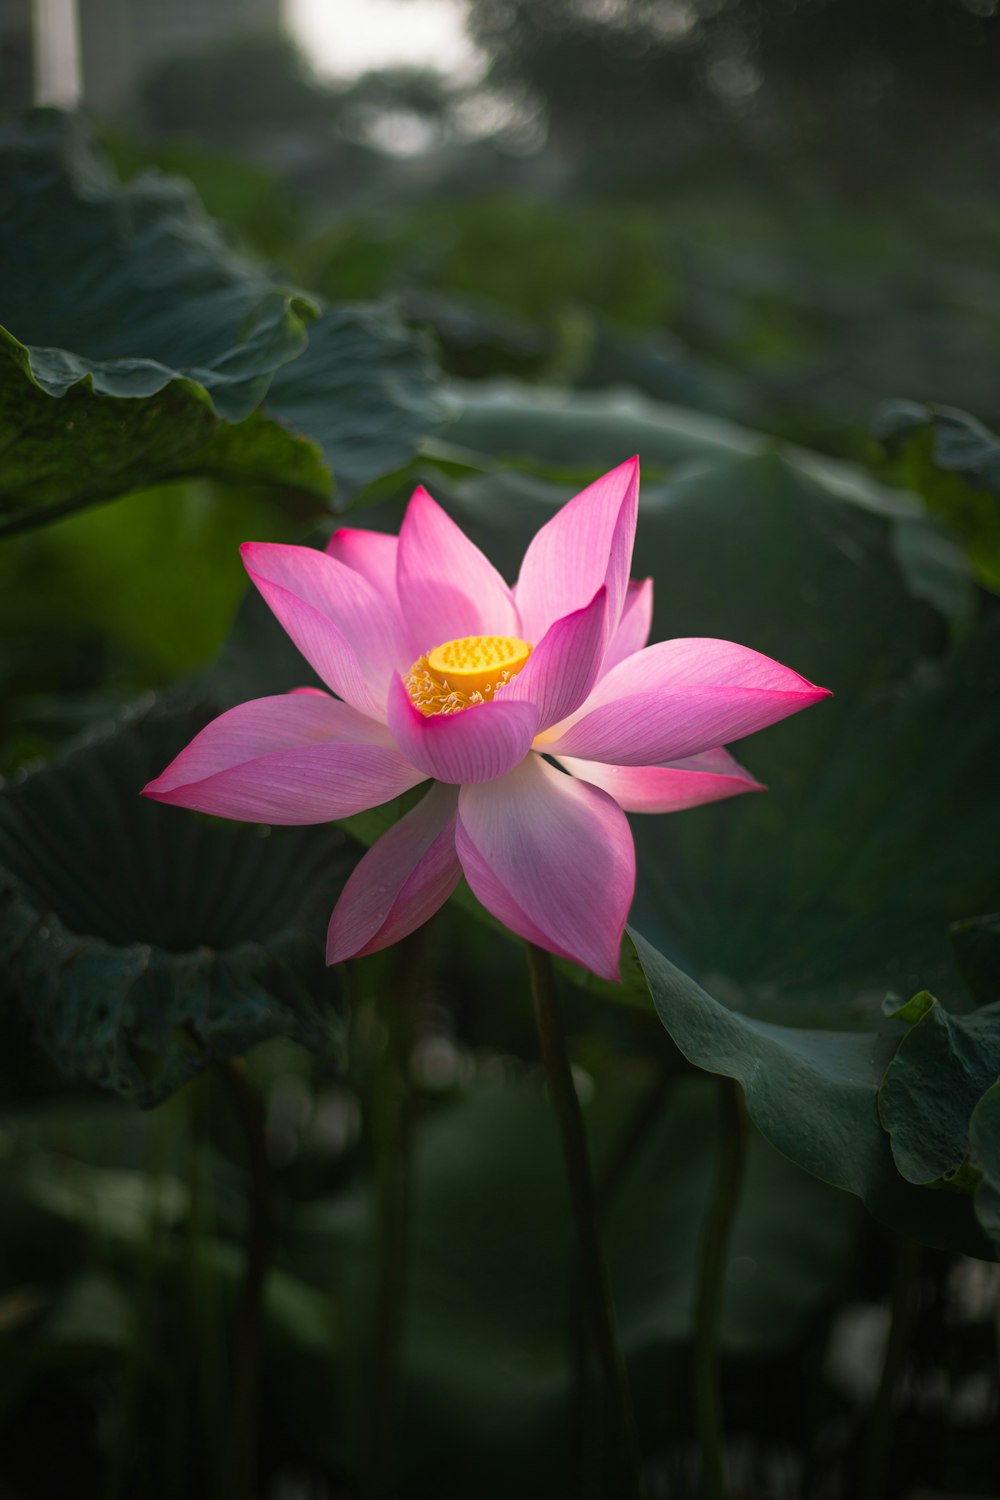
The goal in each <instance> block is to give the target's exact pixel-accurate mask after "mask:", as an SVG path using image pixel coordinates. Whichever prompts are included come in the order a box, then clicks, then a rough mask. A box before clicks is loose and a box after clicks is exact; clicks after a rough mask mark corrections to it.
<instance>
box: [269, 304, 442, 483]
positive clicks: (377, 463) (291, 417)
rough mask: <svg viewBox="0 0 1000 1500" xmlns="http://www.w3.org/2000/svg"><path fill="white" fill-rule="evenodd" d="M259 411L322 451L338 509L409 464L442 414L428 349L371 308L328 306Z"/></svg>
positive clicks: (384, 313) (278, 375) (277, 377)
mask: <svg viewBox="0 0 1000 1500" xmlns="http://www.w3.org/2000/svg"><path fill="white" fill-rule="evenodd" d="M263 411H264V413H265V414H266V415H268V416H270V417H273V418H274V419H275V420H276V421H277V422H278V423H280V424H281V426H282V427H287V428H288V429H290V430H291V431H293V432H301V433H304V434H305V435H306V436H307V437H308V438H309V439H310V441H311V442H314V443H316V444H318V445H319V447H320V449H321V451H322V453H323V454H324V456H325V458H326V462H327V464H328V466H329V468H330V470H331V471H332V473H333V476H334V480H335V483H336V493H335V500H336V504H337V508H338V509H342V508H344V507H345V506H346V505H348V504H349V503H350V501H351V500H352V499H353V498H354V495H355V494H356V492H357V491H358V490H359V489H361V487H362V486H363V485H366V484H369V483H370V482H371V481H372V480H373V479H377V478H378V477H379V476H380V475H382V474H386V473H389V472H390V471H391V470H393V469H396V468H398V467H400V466H401V465H403V464H405V463H407V462H408V461H409V460H410V459H411V458H412V457H413V455H414V454H415V453H416V451H417V449H418V447H419V445H420V441H421V439H422V438H423V437H424V436H425V434H426V433H428V432H429V431H430V429H431V428H433V427H436V426H437V425H438V424H439V423H440V422H441V421H442V420H443V418H444V416H445V408H444V406H443V405H442V403H441V400H440V397H439V395H438V392H437V389H436V386H435V371H434V364H433V361H432V358H431V352H430V346H429V344H428V343H427V342H426V340H425V339H423V338H422V337H420V336H418V335H417V334H414V333H410V332H408V331H407V330H406V329H404V328H403V326H402V324H401V323H400V322H398V320H397V319H396V318H395V317H394V316H393V315H392V314H390V313H389V312H387V310H386V309H385V308H384V307H378V306H375V305H371V306H352V307H333V308H327V309H326V310H325V311H324V312H323V313H322V314H321V316H320V317H319V318H318V319H317V321H316V322H315V323H314V324H312V326H311V327H310V329H309V343H308V347H307V348H306V350H305V352H304V353H303V354H302V355H301V356H300V357H299V358H298V359H296V360H295V361H294V362H293V363H291V364H288V365H286V366H285V368H284V369H282V370H279V371H278V372H277V373H276V374H275V378H274V380H273V381H272V383H271V387H270V390H269V392H268V394H267V397H266V398H265V401H264V406H263Z"/></svg>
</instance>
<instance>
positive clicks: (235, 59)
mask: <svg viewBox="0 0 1000 1500" xmlns="http://www.w3.org/2000/svg"><path fill="white" fill-rule="evenodd" d="M140 107H141V109H142V113H143V115H144V117H145V120H146V123H147V124H148V125H150V126H151V127H152V128H153V129H154V130H160V131H184V132H187V133H189V134H194V135H208V136H214V137H216V138H227V137H228V138H233V137H237V136H241V135H247V134H253V133H256V132H259V131H265V130H274V129H276V128H278V129H280V128H283V127H286V128H287V127H301V126H308V125H312V124H316V123H318V122H321V121H324V120H329V119H332V118H334V116H335V115H336V112H337V95H336V93H335V92H334V91H333V90H332V89H330V88H327V87H325V86H324V85H323V84H321V83H320V82H319V81H318V79H317V78H316V76H315V75H314V73H313V71H312V69H311V67H310V65H309V62H308V60H307V58H306V57H305V54H304V53H303V52H302V51H301V49H300V48H299V47H298V46H297V45H296V43H295V42H294V41H293V40H292V38H291V37H289V36H286V35H278V36H275V35H274V34H270V33H265V34H261V35H259V36H258V35H248V36H244V37H238V38H236V39H235V40H231V41H227V42H226V43H225V45H224V46H218V47H212V48H210V49H207V50H206V51H204V52H197V53H183V54H181V55H179V56H177V57H173V58H170V59H169V61H167V62H164V63H161V64H160V65H159V66H158V67H156V68H155V69H153V70H152V71H151V72H150V73H148V74H147V75H146V77H145V79H144V80H143V82H142V85H141V87H140Z"/></svg>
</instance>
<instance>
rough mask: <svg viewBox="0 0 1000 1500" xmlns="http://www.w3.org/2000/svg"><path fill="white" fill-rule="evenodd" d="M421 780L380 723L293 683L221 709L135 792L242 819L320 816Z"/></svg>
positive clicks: (373, 802) (353, 809)
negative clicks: (295, 687)
mask: <svg viewBox="0 0 1000 1500" xmlns="http://www.w3.org/2000/svg"><path fill="white" fill-rule="evenodd" d="M354 736H358V738H355V737H354ZM362 737H363V738H362ZM424 780H426V777H425V775H424V773H423V772H421V771H417V770H414V768H413V766H411V765H408V764H407V762H406V761H405V760H404V759H403V757H402V756H401V755H400V753H399V751H398V750H396V749H395V748H394V747H393V745H392V744H391V742H390V741H389V737H388V734H387V731H386V730H385V729H384V727H383V726H381V725H378V724H375V723H374V722H373V721H372V720H370V719H366V718H364V716H363V715H361V714H359V713H357V712H356V711H355V710H354V709H352V708H350V707H349V706H348V705H347V704H346V703H338V702H336V701H335V700H334V699H333V698H326V697H325V695H322V694H320V693H316V692H306V693H301V692H294V693H288V694H282V695H279V696H277V697H273V698H256V699H253V700H251V701H250V702H249V703H241V704H239V705H238V706H237V707H236V708H231V709H229V711H228V712H227V713H224V714H221V715H220V716H219V718H217V719H214V720H213V721H212V723H211V724H208V725H206V727H205V728H204V729H203V730H202V731H201V733H200V734H197V735H195V737H194V739H193V740H192V741H191V743H190V745H188V746H187V747H186V748H185V749H184V750H182V751H181V753H180V754H179V755H178V756H177V757H176V758H175V759H174V760H173V761H171V763H170V765H169V766H168V767H167V769H166V770H165V771H164V772H163V774H162V775H161V776H158V777H157V778H156V779H155V780H154V781H151V782H150V783H149V784H148V786H146V787H144V788H143V795H144V796H146V797H151V798H152V799H153V800H154V801H156V802H169V803H172V804H173V805H175V806H177V807H191V808H194V809H195V810H196V811H197V812H205V813H214V814H215V816H216V817H219V818H237V819H239V820H241V821H243V822H248V823H326V822H329V821H330V820H331V819H333V818H346V817H349V816H350V815H351V814H353V813H357V812H362V811H364V809H366V808H369V807H377V806H378V805H379V804H380V803H382V802H388V801H389V800H390V798H392V797H398V796H400V795H401V794H402V793H403V792H406V791H409V789H410V787H412V786H416V785H417V784H418V783H419V782H421V781H424Z"/></svg>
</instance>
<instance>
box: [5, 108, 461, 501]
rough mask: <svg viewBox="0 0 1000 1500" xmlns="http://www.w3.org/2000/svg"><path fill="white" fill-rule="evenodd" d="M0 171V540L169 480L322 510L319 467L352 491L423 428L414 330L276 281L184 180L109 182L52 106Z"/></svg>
mask: <svg viewBox="0 0 1000 1500" xmlns="http://www.w3.org/2000/svg"><path fill="white" fill-rule="evenodd" d="M0 162H2V163H3V166H4V171H3V183H4V187H3V192H2V194H0V211H3V213H4V219H5V224H6V226H7V233H6V235H5V237H4V242H3V249H2V252H0V321H2V322H4V323H5V324H6V325H7V328H8V329H9V330H10V331H9V332H6V331H3V330H0V446H2V449H3V461H2V465H0V529H4V528H6V529H8V530H17V529H21V528H23V527H26V526H30V525H34V524H38V523H39V522H40V521H43V520H45V519H47V518H48V517H49V516H51V515H53V514H59V513H61V512H62V511H65V510H67V509H74V508H76V507H79V506H83V505H89V504H92V503H94V502H95V501H98V500H104V499H108V498H110V497H112V496H115V495H120V494H123V493H124V492H126V491H127V490H132V489H136V488H138V487H141V486H147V485H150V484H153V483H155V482H158V481H160V480H163V479H168V478H171V477H176V476H180V475H191V474H206V475H214V476H216V477H220V478H225V479H228V480H231V481H234V482H245V483H250V484H257V485H260V484H268V485H280V486H284V487H288V488H291V489H294V490H299V491H302V492H304V493H306V494H309V495H312V496H315V497H317V498H319V499H321V500H325V499H327V498H328V497H329V495H330V492H331V471H332V472H333V473H334V474H335V475H336V477H337V478H338V479H339V478H340V477H341V474H342V477H343V482H344V488H345V495H349V494H350V493H351V491H352V489H353V488H356V487H357V486H358V485H359V484H360V483H363V482H364V481H366V480H368V479H370V478H372V477H374V476H375V475H377V474H378V473H381V472H384V471H385V469H387V468H391V467H393V466H394V465H395V464H396V463H398V462H400V461H401V460H403V459H406V458H408V457H409V456H410V455H411V454H412V452H413V450H414V449H415V447H416V443H417V440H418V438H419V437H420V436H422V435H423V433H424V432H425V431H426V430H427V429H428V428H429V427H431V426H432V425H434V423H435V421H436V420H438V418H439V415H440V413H439V411H438V408H437V406H436V403H435V397H434V395H433V391H432V389H431V387H432V381H433V372H432V367H431V364H430V360H429V357H428V353H427V350H426V348H425V346H424V344H423V343H422V342H421V341H420V340H419V339H418V338H417V337H416V336H415V335H412V334H408V333H406V332H404V331H403V329H402V328H401V326H400V325H399V323H398V321H397V320H395V319H394V318H393V317H392V316H391V315H389V314H386V313H385V312H380V311H378V310H376V309H372V308H367V309H366V308H361V309H355V310H340V311H333V310H326V311H321V309H320V306H319V304H317V303H316V302H314V301H312V300H310V299H309V298H308V297H306V296H304V295H303V294H301V293H299V292H297V291H294V290H292V289H289V288H287V287H282V286H280V285H277V284H276V283H275V282H273V281H272V280H271V278H270V277H269V276H268V275H267V274H266V273H265V272H264V271H263V270H262V269H260V268H259V267H257V266H255V265H254V264H253V263H252V262H251V261H248V260H245V259H243V258H241V257H239V256H238V255H236V254H235V253H234V251H233V250H232V249H231V248H230V247H229V246H228V245H227V243H226V241H225V239H224V237H223V235H222V234H221V232H220V231H219V229H218V228H217V227H216V226H215V225H214V224H213V223H212V222H211V220H209V219H207V218H206V217H205V215H204V213H203V211H202V209H201V207H200V205H199V203H198V201H197V199H196V198H195V196H194V193H193V192H192V190H191V189H190V187H189V186H188V184H186V183H184V182H182V181H180V180H178V179H173V178H164V177H161V176H159V175H153V174H143V175H142V176H140V177H137V178H135V179H134V180H133V181H132V182H130V183H128V184H127V185H126V186H122V185H120V184H119V183H118V182H116V181H115V179H114V177H113V174H112V173H111V172H110V170H109V169H108V168H107V166H106V164H105V163H104V161H103V159H102V158H101V157H100V156H99V155H98V154H97V152H96V151H95V149H94V147H93V145H92V143H91V142H90V140H89V138H88V137H87V135H86V133H85V131H84V129H83V127H82V126H81V125H80V124H79V123H78V122H77V121H75V120H73V119H72V118H70V117H64V116H60V115H58V114H56V113H54V112H51V111H43V112H38V113H36V114H34V115H32V116H30V117H29V118H28V120H27V122H26V123H25V124H21V125H17V124H9V125H7V126H6V127H5V128H4V129H3V131H2V132H0ZM314 319H315V320H316V321H315V322H313V320H314ZM309 324H312V334H311V342H310V333H309V332H307V325H309ZM307 346H308V348H307ZM304 352H305V353H306V360H307V363H306V365H305V366H304V368H303V370H302V371H301V373H299V374H297V375H296V376H295V377H294V379H292V380H290V381H288V382H287V383H285V384H283V385H282V386H281V387H280V388H279V389H277V390H274V391H273V394H272V400H271V402H270V403H269V404H267V405H266V406H265V407H263V408H262V407H261V403H262V402H263V401H264V398H265V397H266V396H267V395H268V392H269V390H270V389H271V387H272V382H273V379H274V376H275V374H276V373H277V372H278V371H279V369H280V368H281V367H282V366H284V365H287V364H289V362H292V361H295V360H296V359H297V358H298V357H299V356H300V355H303V353H304ZM383 449H384V451H385V453H386V455H387V457H386V459H385V462H384V463H383V464H382V466H381V468H380V467H379V456H378V455H379V452H380V451H381V450H383Z"/></svg>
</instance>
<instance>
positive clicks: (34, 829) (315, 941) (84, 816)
mask: <svg viewBox="0 0 1000 1500" xmlns="http://www.w3.org/2000/svg"><path fill="white" fill-rule="evenodd" d="M208 717H210V714H209V713H208V712H205V711H204V710H203V711H200V712H199V711H198V710H195V709H188V710H180V709H176V708H175V709H173V710H170V709H158V708H156V707H152V708H148V709H146V710H144V711H141V712H139V713H137V714H135V715H133V716H132V717H131V718H130V719H129V720H128V721H127V722H126V723H125V724H124V725H123V726H122V727H121V728H119V729H118V730H116V731H115V732H114V733H113V734H110V735H109V736H107V737H106V738H104V739H102V740H101V739H99V740H97V741H95V742H93V743H90V744H88V745H84V746H82V747H81V748H79V749H77V750H75V751H72V752H71V753H70V754H68V755H67V756H66V757H65V758H64V759H63V760H62V761H61V762H60V763H58V764H56V765H53V766H50V767H46V768H43V769H41V770H38V771H35V772H33V773H31V774H30V775H24V776H21V777H18V778H17V779H16V780H15V781H14V783H12V784H11V785H10V786H9V787H8V788H7V790H5V791H4V792H3V793H2V796H0V871H2V884H0V954H2V956H3V959H4V962H5V965H6V975H5V984H6V986H7V988H8V989H9V990H10V991H11V992H12V993H13V994H14V995H15V997H17V998H19V999H20V1001H21V1003H22V1005H23V1006H24V1008H25V1010H26V1012H27V1014H28V1015H29V1017H30V1019H31V1022H32V1025H33V1027H34V1029H35V1033H36V1035H37V1037H38V1040H39V1041H40V1042H41V1044H42V1046H43V1047H44V1048H45V1050H46V1051H47V1052H48V1053H49V1055H50V1056H51V1057H52V1058H53V1060H54V1061H55V1062H56V1063H57V1065H58V1066H59V1067H60V1068H61V1069H62V1070H63V1071H64V1072H66V1073H68V1074H70V1075H71V1076H73V1077H76V1078H79V1079H84V1080H86V1081H88V1082H91V1083H98V1084H100V1085H102V1086H103V1087H106V1088H111V1089H114V1090H115V1091H116V1092H118V1093H120V1094H122V1095H124V1096H125V1097H127V1098H130V1099H133V1100H135V1101H136V1102H137V1103H140V1104H143V1105H149V1104H154V1103H156V1102H157V1101H159V1100H160V1099H163V1098H164V1097H165V1096H166V1095H167V1094H169V1093H170V1092H171V1091H172V1090H174V1089H176V1088H178V1087H179V1086H180V1085H181V1084H182V1083H184V1082H185V1081H186V1080H187V1079H189V1078H191V1077H192V1076H193V1075H194V1074H196V1073H197V1072H199V1071H200V1070H201V1069H202V1068H204V1067H205V1066H207V1064H209V1063H210V1062H212V1061H215V1060H218V1059H222V1058H227V1057H232V1056H234V1055H237V1054H239V1053H242V1052H244V1051H246V1049H247V1048H248V1047H251V1046H253V1045H254V1043H256V1042H259V1041H262V1040H264V1039H265V1038H267V1037H271V1036H275V1035H288V1036H291V1037H294V1038H296V1039H298V1040H300V1041H303V1042H306V1043H308V1044H310V1045H312V1046H313V1047H316V1048H318V1049H321V1050H329V1049H330V1048H331V1047H333V1048H335V1047H336V1045H337V1043H338V1038H339V1035H340V1021H339V1019H338V1012H337V988H336V981H335V980H334V978H332V977H331V971H327V970H326V968H325V966H324V956H323V932H324V929H325V925H326V921H327V918H328V916H329V912H330V910H331V909H332V906H333V902H334V899H335V896H336V894H337V892H338V890H339V888H340V885H341V883H342V881H343V879H344V878H345V876H346V874H347V871H348V869H349V868H350V865H351V862H352V860H351V855H350V852H349V849H348V846H347V844H346V842H345V839H344V835H343V834H342V833H340V832H339V830H337V829H334V828H330V827H322V828H317V829H297V828H296V829H280V830H270V829H266V830H265V829H258V828H254V827H243V826H239V827H233V826H231V825H228V824H216V823H209V822H207V821H205V820H203V819H199V818H197V817H193V816H192V815H191V814H190V813H182V814H178V813H177V812H176V810H174V809H171V808H164V807H162V806H159V805H158V804H154V803H151V802H148V801H146V800H145V799H143V798H141V797H140V795H139V793H140V791H141V789H142V787H143V786H144V785H145V783H146V782H147V781H148V780H149V779H150V778H151V777H152V776H154V775H157V774H158V773H159V772H160V771H161V770H162V769H163V767H164V766H165V765H166V764H167V763H168V762H169V761H170V759H171V758H172V757H173V755H175V754H176V753H177V751H178V750H179V749H181V748H182V746H183V745H185V744H186V743H187V742H188V741H189V740H190V739H191V737H192V735H193V734H194V733H195V731H196V730H197V729H198V728H200V727H201V726H202V725H203V724H204V722H205V721H206V720H207V718H208ZM265 835H266V836H265Z"/></svg>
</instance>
